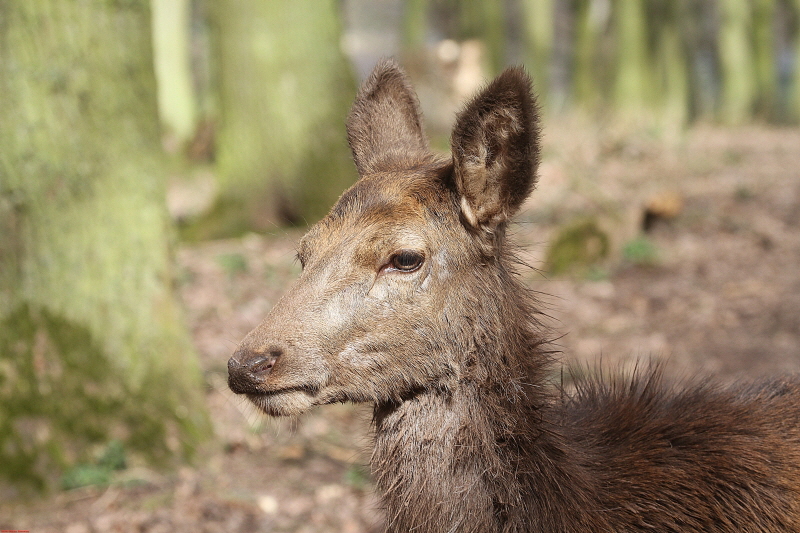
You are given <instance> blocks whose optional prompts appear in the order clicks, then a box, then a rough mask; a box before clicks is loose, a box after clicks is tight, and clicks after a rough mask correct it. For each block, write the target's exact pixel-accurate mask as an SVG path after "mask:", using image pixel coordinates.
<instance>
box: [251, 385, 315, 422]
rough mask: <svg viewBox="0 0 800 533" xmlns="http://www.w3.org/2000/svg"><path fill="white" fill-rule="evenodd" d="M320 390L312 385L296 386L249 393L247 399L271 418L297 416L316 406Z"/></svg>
mask: <svg viewBox="0 0 800 533" xmlns="http://www.w3.org/2000/svg"><path fill="white" fill-rule="evenodd" d="M317 393H318V389H317V388H316V387H313V386H311V385H295V386H292V387H282V388H279V389H274V390H268V391H258V392H248V393H247V394H246V395H247V399H248V400H250V401H251V402H252V403H253V405H255V406H256V407H258V408H259V409H260V410H262V411H263V412H264V413H266V414H268V415H270V416H295V415H299V414H302V413H304V412H305V411H307V410H309V409H310V408H311V407H313V406H314V405H316V404H317V403H318V402H317V401H316V397H317Z"/></svg>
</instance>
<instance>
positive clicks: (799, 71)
mask: <svg viewBox="0 0 800 533" xmlns="http://www.w3.org/2000/svg"><path fill="white" fill-rule="evenodd" d="M792 7H793V8H794V13H795V17H796V18H797V20H800V0H794V1H793V2H792ZM789 115H790V116H791V117H792V118H793V119H794V120H796V121H800V28H795V31H794V77H793V79H792V82H791V87H790V88H789Z"/></svg>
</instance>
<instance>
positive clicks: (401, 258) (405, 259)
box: [389, 250, 425, 272]
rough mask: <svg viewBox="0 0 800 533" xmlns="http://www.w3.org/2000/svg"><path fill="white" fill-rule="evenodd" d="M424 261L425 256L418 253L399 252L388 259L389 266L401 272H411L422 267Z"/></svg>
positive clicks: (410, 251)
mask: <svg viewBox="0 0 800 533" xmlns="http://www.w3.org/2000/svg"><path fill="white" fill-rule="evenodd" d="M424 260H425V256H423V255H422V254H421V253H419V252H414V251H412V250H400V251H399V252H397V253H395V254H394V255H393V256H392V258H391V259H389V265H390V266H391V267H392V268H393V269H395V270H399V271H401V272H413V271H415V270H416V269H418V268H419V267H420V265H422V262H423V261H424Z"/></svg>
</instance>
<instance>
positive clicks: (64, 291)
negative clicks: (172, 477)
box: [0, 0, 207, 488]
mask: <svg viewBox="0 0 800 533" xmlns="http://www.w3.org/2000/svg"><path fill="white" fill-rule="evenodd" d="M150 36H151V34H150V11H149V3H148V1H147V0H128V1H126V2H64V1H60V0H26V1H25V2H18V1H11V0H0V93H2V95H3V96H2V98H0V117H2V118H1V120H2V124H3V127H2V128H0V146H2V147H3V148H2V154H0V413H1V415H0V478H5V479H6V480H10V481H12V482H14V483H20V482H26V481H27V482H32V483H33V484H34V485H36V486H38V487H40V488H42V487H45V486H47V485H48V482H50V481H53V480H54V479H55V478H56V477H57V475H58V473H59V472H60V471H62V470H63V469H64V468H65V467H68V466H70V465H74V464H77V463H80V462H86V461H89V462H90V461H91V460H92V455H91V453H92V450H93V447H95V446H102V445H103V443H107V442H109V441H110V440H112V439H115V440H119V441H121V442H122V443H123V445H124V446H125V449H126V450H128V451H133V452H140V453H142V454H143V455H144V456H146V457H147V458H150V459H151V460H153V459H156V460H164V459H167V458H169V457H173V456H176V455H184V454H188V453H190V452H191V451H192V450H193V448H194V447H195V445H196V444H197V442H198V439H199V438H200V437H201V436H202V434H203V433H204V432H205V431H206V428H207V418H206V415H205V411H204V409H203V398H202V393H201V386H200V382H201V379H200V374H199V372H198V369H197V364H196V360H195V358H194V355H193V351H192V349H191V343H190V341H189V338H188V335H187V333H186V330H185V328H184V326H183V323H182V321H181V316H180V312H179V309H178V307H177V304H176V301H175V298H174V295H173V292H172V288H171V287H172V278H173V276H172V272H171V262H170V250H169V246H168V238H169V226H168V219H167V215H166V210H165V207H164V179H163V171H162V168H161V161H160V147H159V144H158V137H159V133H158V124H157V109H156V99H155V94H156V87H155V81H154V75H153V61H152V60H153V56H152V49H151V41H150Z"/></svg>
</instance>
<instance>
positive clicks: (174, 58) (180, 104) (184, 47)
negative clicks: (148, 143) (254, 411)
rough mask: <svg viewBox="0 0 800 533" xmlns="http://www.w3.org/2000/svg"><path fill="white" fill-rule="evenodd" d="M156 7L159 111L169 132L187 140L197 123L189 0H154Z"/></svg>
mask: <svg viewBox="0 0 800 533" xmlns="http://www.w3.org/2000/svg"><path fill="white" fill-rule="evenodd" d="M152 7H153V44H154V47H153V48H154V51H155V68H156V79H157V80H158V113H159V116H160V117H161V123H162V124H163V125H164V126H165V127H166V129H167V131H168V133H169V134H171V135H173V136H174V137H175V138H176V140H177V141H179V142H180V143H185V142H187V141H188V140H189V139H191V138H192V135H194V132H195V126H196V125H197V98H196V96H195V89H194V85H193V82H192V72H191V59H190V57H189V40H190V31H191V29H190V14H191V13H190V6H189V0H152Z"/></svg>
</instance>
